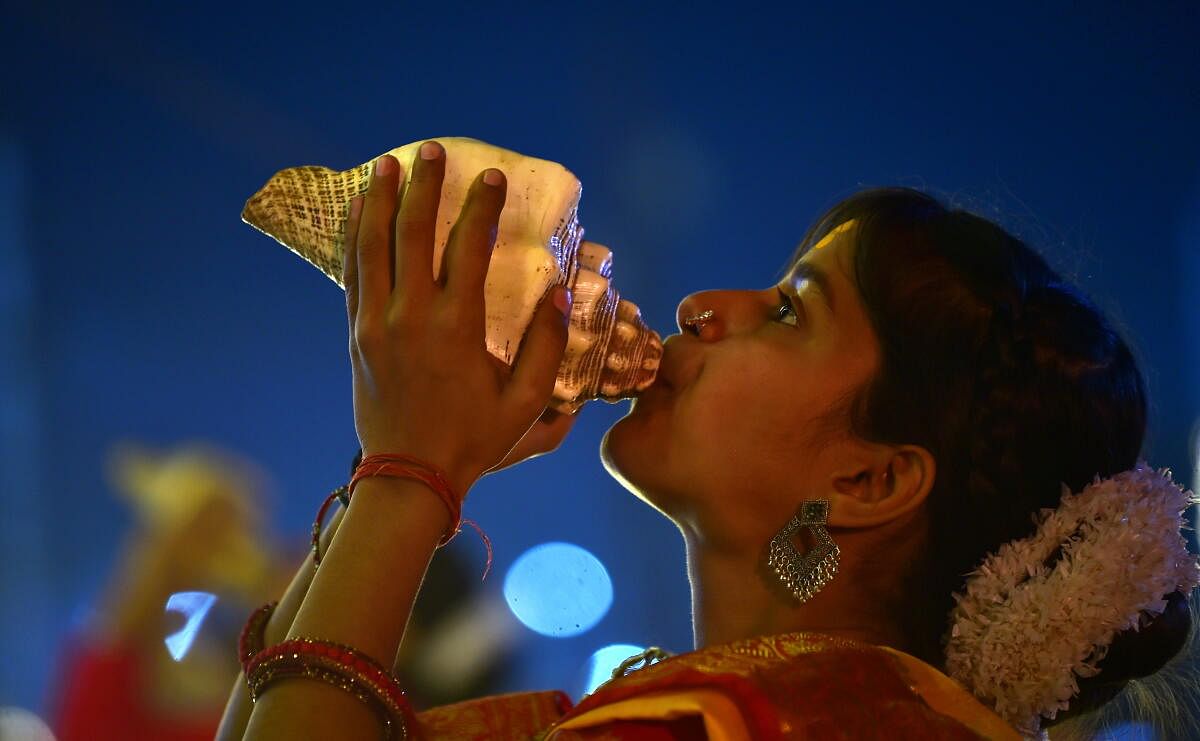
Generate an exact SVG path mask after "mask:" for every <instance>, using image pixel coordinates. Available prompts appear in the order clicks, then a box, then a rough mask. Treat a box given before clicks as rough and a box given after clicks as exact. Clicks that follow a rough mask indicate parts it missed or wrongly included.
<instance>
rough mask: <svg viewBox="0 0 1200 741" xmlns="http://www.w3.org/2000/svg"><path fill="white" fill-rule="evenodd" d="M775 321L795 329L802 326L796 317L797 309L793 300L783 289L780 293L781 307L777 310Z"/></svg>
mask: <svg viewBox="0 0 1200 741" xmlns="http://www.w3.org/2000/svg"><path fill="white" fill-rule="evenodd" d="M789 318H790V321H789ZM775 319H776V320H777V321H779V322H782V323H784V324H790V325H792V326H793V327H795V326H799V324H800V319H799V317H798V316H796V309H795V308H794V307H793V306H792V300H791V298H790V297H789V296H788V295H787V294H786V293H784V292H783V290H782V289H780V291H779V306H778V307H777V308H776V309H775Z"/></svg>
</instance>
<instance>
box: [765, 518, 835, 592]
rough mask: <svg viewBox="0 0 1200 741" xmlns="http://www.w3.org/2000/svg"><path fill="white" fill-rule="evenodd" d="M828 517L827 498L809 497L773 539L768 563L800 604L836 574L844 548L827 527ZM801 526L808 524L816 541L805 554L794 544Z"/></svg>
mask: <svg viewBox="0 0 1200 741" xmlns="http://www.w3.org/2000/svg"><path fill="white" fill-rule="evenodd" d="M828 519H829V500H828V499H806V500H805V501H804V502H803V503H801V505H800V509H799V510H798V511H797V512H796V514H795V515H793V516H792V519H791V520H790V521H789V522H788V524H787V525H784V527H783V529H782V530H780V531H779V532H778V533H776V534H775V537H774V538H771V550H770V555H769V556H768V557H767V565H768V566H770V567H771V568H772V569H774V571H775V574H776V576H778V577H779V580H780V581H781V582H783V586H785V587H787V589H788V591H790V592H791V593H792V596H794V597H795V598H796V599H797V600H798V601H799V602H800V604H804V603H805V602H807V601H809V600H810V599H812V597H813V595H814V594H816V593H817V592H819V591H821V588H822V587H824V586H825V585H826V584H828V583H829V580H830V579H832V578H833V575H834V574H836V573H837V568H838V556H840V555H841V549H839V548H838V546H837V543H834V542H833V539H832V538H830V537H829V531H828V530H826V529H825V522H826V520H828ZM802 527H807V528H808V529H809V532H811V533H812V536H813V540H815V541H816V545H815V546H813V548H812V550H810V551H809V552H808V553H805V554H804V555H800V553H799V551H797V550H796V546H795V545H794V544H793V543H792V535H793V534H794V533H795V532H796V531H797V530H799V529H800V528H802Z"/></svg>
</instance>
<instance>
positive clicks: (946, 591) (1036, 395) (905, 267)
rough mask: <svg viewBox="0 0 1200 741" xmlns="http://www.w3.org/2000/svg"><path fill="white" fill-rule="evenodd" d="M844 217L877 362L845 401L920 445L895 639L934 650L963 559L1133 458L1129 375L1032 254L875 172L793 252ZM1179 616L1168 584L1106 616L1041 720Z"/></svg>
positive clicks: (1116, 351) (1182, 622)
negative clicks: (926, 466)
mask: <svg viewBox="0 0 1200 741" xmlns="http://www.w3.org/2000/svg"><path fill="white" fill-rule="evenodd" d="M851 219H855V220H857V222H858V223H857V228H856V229H855V231H854V232H853V234H854V235H855V240H856V252H855V259H854V275H853V276H852V277H853V280H854V282H855V283H856V285H857V288H858V291H859V294H860V296H861V298H862V302H863V305H864V307H865V309H866V312H867V315H868V317H869V319H870V321H871V324H872V327H873V328H874V330H875V333H876V335H877V336H878V340H879V345H880V367H879V370H878V372H877V373H876V375H875V376H874V377H873V378H872V380H871V381H869V382H868V383H867V384H866V386H865V387H864V388H862V389H860V390H858V392H856V393H855V395H854V396H853V397H852V398H851V399H849V400H848V403H847V406H846V411H847V413H848V414H849V422H850V430H851V432H852V433H853V434H855V435H856V436H858V437H860V438H862V439H864V440H868V441H872V442H882V443H892V444H916V445H920V446H922V447H924V448H926V449H927V450H928V451H929V452H930V453H931V454H932V455H933V457H934V459H935V460H936V462H937V476H936V480H935V482H934V485H933V489H932V491H931V492H930V495H929V497H928V499H927V501H926V505H925V516H926V517H927V523H928V528H927V533H928V536H927V539H926V542H925V543H924V545H923V547H922V550H921V553H920V555H919V557H917V558H916V559H915V560H914V561H913V562H912V565H911V568H910V569H909V570H908V573H907V574H906V575H905V578H904V579H903V581H902V598H903V604H902V605H897V609H896V614H898V615H899V616H902V620H903V621H904V624H903V625H902V628H903V629H904V631H905V634H906V636H907V637H908V638H909V640H910V641H911V644H910V646H909V649H910V651H912V652H913V653H914V654H915V655H917V656H918V657H919V658H921V659H922V660H924V661H926V662H927V663H929V664H931V665H933V666H936V667H938V668H944V665H945V655H944V646H945V643H944V640H945V638H946V635H945V634H946V631H947V628H948V619H949V614H950V612H951V609H952V608H953V606H954V603H953V599H952V596H951V595H952V594H953V593H954V592H960V591H962V590H963V588H964V583H965V579H966V575H967V573H968V572H970V571H971V570H972V569H974V568H975V567H976V566H977V565H978V564H979V563H980V562H981V561H982V560H983V558H984V557H985V556H986V555H987V554H988V553H989V552H991V551H995V550H996V549H997V548H998V547H999V546H1000V545H1001V544H1002V543H1005V542H1007V541H1010V540H1014V539H1017V538H1024V537H1027V536H1029V535H1031V534H1032V533H1033V530H1034V524H1033V515H1034V514H1035V513H1037V512H1038V511H1039V510H1041V509H1042V508H1047V507H1050V508H1053V507H1057V505H1058V502H1059V498H1060V496H1061V491H1062V486H1063V484H1066V486H1068V487H1069V488H1070V489H1071V490H1072V491H1079V490H1080V489H1082V488H1083V487H1084V486H1086V485H1087V484H1089V483H1091V482H1092V481H1093V479H1094V478H1095V477H1096V476H1100V477H1107V476H1111V475H1113V474H1116V473H1119V472H1121V471H1124V470H1126V469H1129V468H1131V467H1132V466H1133V465H1134V464H1135V463H1136V462H1137V460H1138V456H1139V453H1140V452H1141V447H1142V440H1143V436H1144V434H1145V429H1146V395H1145V387H1144V383H1143V380H1142V376H1141V373H1140V372H1139V371H1138V368H1137V364H1136V363H1135V361H1134V358H1133V355H1132V353H1131V352H1130V349H1129V346H1128V345H1127V344H1126V342H1125V341H1124V340H1123V339H1122V338H1121V337H1120V336H1119V334H1118V333H1117V332H1116V331H1115V330H1114V328H1113V327H1112V326H1111V325H1110V323H1109V322H1108V321H1107V320H1106V319H1105V318H1104V316H1103V315H1102V314H1101V313H1100V312H1099V311H1098V310H1097V309H1096V307H1095V306H1093V305H1092V303H1091V302H1090V301H1089V300H1088V299H1087V298H1086V297H1084V296H1083V295H1082V294H1081V293H1080V292H1079V291H1078V290H1077V289H1076V288H1074V287H1073V286H1071V285H1069V284H1068V283H1067V282H1065V281H1064V280H1063V279H1062V278H1061V277H1060V276H1059V275H1058V273H1056V272H1055V271H1054V270H1053V269H1051V268H1050V267H1049V266H1048V265H1047V263H1046V261H1045V260H1044V259H1042V257H1041V256H1039V255H1038V254H1037V253H1035V252H1034V251H1033V250H1031V249H1030V248H1029V247H1027V246H1026V245H1025V244H1024V243H1022V242H1021V241H1020V240H1019V239H1017V238H1015V237H1013V236H1012V235H1010V234H1009V233H1007V232H1006V231H1005V230H1004V229H1002V228H1000V227H999V226H997V225H995V224H993V223H992V222H990V221H988V220H986V219H983V218H981V217H979V216H976V215H974V214H972V213H969V212H967V211H964V210H961V209H952V208H947V207H946V206H943V205H942V204H941V203H940V202H939V201H937V200H936V199H935V198H933V197H931V196H929V195H927V194H925V193H922V192H920V191H916V190H912V189H909V188H877V189H870V190H865V191H861V192H859V193H857V194H855V195H853V196H851V197H850V198H848V199H846V200H843V201H841V202H840V203H838V204H837V205H836V206H834V207H833V208H831V209H830V210H829V211H827V212H826V213H825V214H824V215H823V216H822V217H821V218H820V219H818V221H817V222H816V223H815V224H814V225H813V226H812V228H810V229H809V231H808V233H807V234H806V235H805V237H804V239H803V241H802V242H801V244H800V247H799V249H798V252H797V254H796V256H795V257H794V258H793V260H795V259H799V256H800V255H803V254H804V253H805V252H806V251H808V250H809V249H811V247H812V245H814V244H816V243H817V242H819V241H820V240H821V238H822V237H824V236H825V235H826V234H828V233H829V232H830V231H832V230H833V229H834V228H836V227H837V226H839V225H841V224H843V223H845V222H847V221H849V220H851ZM1054 559H1056V556H1052V557H1051V562H1052V561H1053V560H1054ZM1098 587H1099V588H1103V587H1102V585H1098ZM1189 624H1190V611H1189V610H1188V606H1187V602H1186V600H1185V599H1184V598H1183V595H1181V594H1178V593H1176V595H1175V596H1173V597H1172V598H1171V600H1170V602H1169V607H1168V609H1167V612H1166V613H1164V615H1163V616H1162V617H1160V618H1159V619H1157V620H1154V621H1153V622H1151V623H1150V625H1149V626H1147V627H1143V628H1142V630H1141V631H1138V632H1132V631H1129V632H1126V633H1122V634H1118V636H1117V638H1116V639H1115V640H1114V641H1113V643H1112V645H1111V648H1110V651H1109V653H1108V656H1107V657H1106V658H1105V660H1104V661H1103V662H1102V663H1101V664H1100V667H1101V669H1102V671H1101V673H1100V674H1099V675H1097V676H1096V677H1092V678H1089V679H1087V680H1081V681H1080V683H1079V684H1080V688H1081V692H1080V695H1079V696H1078V697H1077V698H1076V699H1074V700H1072V702H1071V709H1070V711H1068V712H1067V713H1065V714H1064V713H1060V714H1059V717H1058V719H1056V722H1057V720H1061V719H1062V718H1064V717H1067V716H1070V715H1073V714H1075V713H1078V712H1081V711H1086V710H1088V709H1091V708H1092V707H1095V706H1098V705H1100V704H1102V703H1104V702H1106V701H1107V700H1108V699H1110V698H1111V697H1113V696H1114V695H1115V694H1116V693H1117V692H1119V691H1120V690H1121V688H1122V687H1123V686H1124V685H1125V682H1126V681H1128V680H1129V679H1131V678H1133V677H1140V676H1145V675H1148V674H1151V673H1153V672H1154V671H1156V670H1158V669H1159V668H1160V667H1162V666H1163V665H1164V664H1165V663H1166V662H1167V661H1168V660H1169V659H1170V658H1171V657H1172V656H1173V655H1174V654H1175V653H1176V652H1178V650H1179V648H1180V647H1181V646H1182V644H1183V641H1184V639H1185V638H1186V637H1187V634H1188V627H1189Z"/></svg>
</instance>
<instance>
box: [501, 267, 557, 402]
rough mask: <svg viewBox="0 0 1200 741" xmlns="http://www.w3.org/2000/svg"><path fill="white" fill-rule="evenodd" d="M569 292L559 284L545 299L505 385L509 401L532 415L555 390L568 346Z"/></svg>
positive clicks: (522, 343) (535, 315)
mask: <svg viewBox="0 0 1200 741" xmlns="http://www.w3.org/2000/svg"><path fill="white" fill-rule="evenodd" d="M570 313H571V298H570V293H569V292H568V291H567V290H566V288H564V287H562V286H559V287H556V288H555V289H554V290H553V291H551V292H550V295H549V296H547V297H546V298H545V299H543V300H542V303H541V305H540V306H538V310H537V312H536V313H535V314H534V316H533V321H532V322H531V323H530V325H529V331H528V332H527V333H526V335H525V339H524V340H523V341H522V342H521V349H520V351H519V352H518V354H517V361H516V364H515V366H514V369H513V376H512V381H511V382H510V383H509V384H508V387H507V388H506V389H505V395H506V396H507V397H509V398H508V401H509V403H511V404H513V405H515V406H516V407H517V408H518V410H520V411H521V412H524V413H527V414H528V416H529V418H530V419H532V418H533V416H534V415H536V414H537V413H539V412H540V411H541V410H542V409H543V408H544V407H545V406H546V402H547V401H549V400H550V396H551V394H553V393H554V379H555V376H557V375H558V366H559V364H560V363H562V356H563V351H564V350H565V349H566V346H567V317H568V316H569V315H570Z"/></svg>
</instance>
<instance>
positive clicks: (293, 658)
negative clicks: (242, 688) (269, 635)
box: [246, 638, 416, 739]
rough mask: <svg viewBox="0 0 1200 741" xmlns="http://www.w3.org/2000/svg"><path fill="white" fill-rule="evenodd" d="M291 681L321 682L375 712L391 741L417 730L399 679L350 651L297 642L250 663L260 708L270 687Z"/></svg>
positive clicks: (253, 698)
mask: <svg viewBox="0 0 1200 741" xmlns="http://www.w3.org/2000/svg"><path fill="white" fill-rule="evenodd" d="M287 677H308V678H310V679H319V680H321V681H324V682H327V683H329V684H333V685H335V686H337V687H340V688H341V689H343V690H345V691H347V692H349V693H351V694H353V695H354V696H355V697H357V698H358V699H359V700H362V701H363V702H366V703H367V704H369V705H371V706H373V707H374V708H375V709H376V711H378V712H379V713H380V715H381V717H382V719H383V722H384V724H385V725H386V726H387V733H386V737H387V738H392V737H394V736H395V737H398V738H401V739H405V738H408V729H410V728H415V727H416V723H415V716H414V714H413V710H412V705H410V704H409V702H408V698H406V697H405V696H404V691H403V690H402V689H400V685H399V684H398V683H397V682H396V678H395V677H393V676H392V674H391V672H389V671H387V670H386V669H384V668H383V667H382V666H381V665H380V664H379V662H377V661H375V660H374V659H372V658H371V657H370V656H368V655H366V654H364V653H362V652H361V651H358V650H356V649H354V648H351V647H350V646H345V645H342V644H340V643H333V642H330V641H322V640H317V639H314V638H295V639H292V640H288V641H284V642H282V643H279V644H277V645H274V646H271V647H270V648H266V649H263V650H262V651H259V652H258V653H257V654H255V655H254V657H253V658H251V659H250V661H249V662H248V663H247V671H246V685H247V687H248V688H249V690H250V700H251V701H252V702H256V701H257V700H258V698H259V697H261V696H262V693H263V692H264V691H265V690H266V689H267V687H268V686H270V685H271V684H272V683H274V682H275V681H276V680H278V679H284V678H287ZM397 732H398V736H396V734H397Z"/></svg>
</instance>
